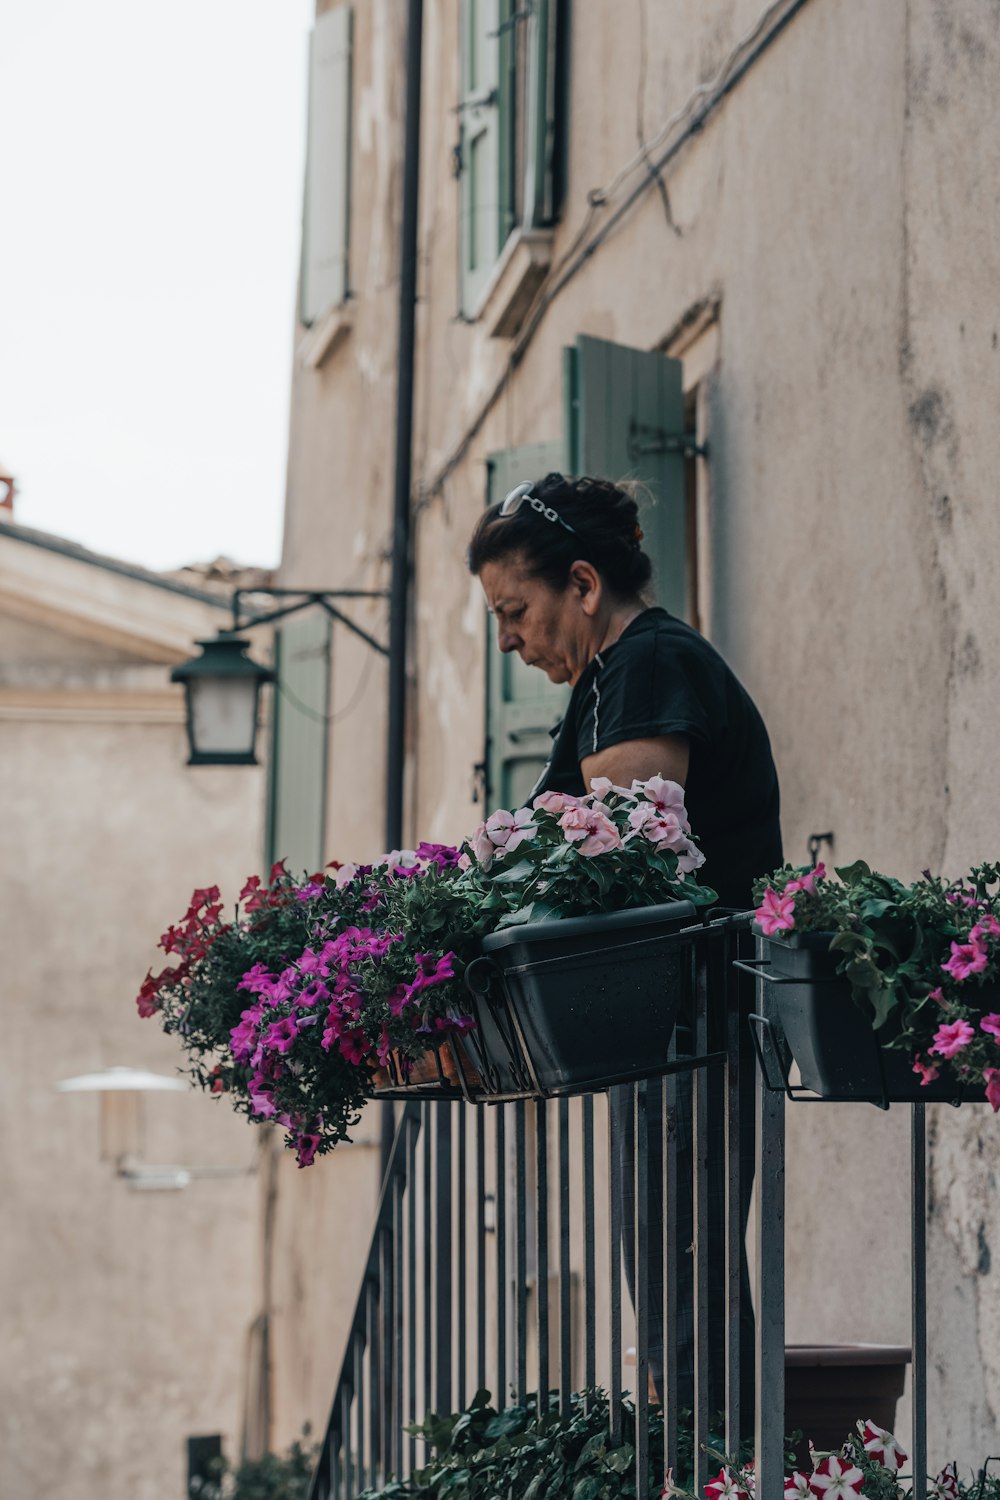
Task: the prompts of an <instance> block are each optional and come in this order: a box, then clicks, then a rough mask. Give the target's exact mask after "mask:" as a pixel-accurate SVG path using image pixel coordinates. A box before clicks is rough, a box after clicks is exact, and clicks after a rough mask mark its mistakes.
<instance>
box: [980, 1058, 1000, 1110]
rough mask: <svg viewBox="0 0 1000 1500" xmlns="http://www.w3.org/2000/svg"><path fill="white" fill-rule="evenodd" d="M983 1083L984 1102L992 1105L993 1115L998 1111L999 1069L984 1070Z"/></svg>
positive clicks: (999, 1091) (999, 1103) (999, 1099)
mask: <svg viewBox="0 0 1000 1500" xmlns="http://www.w3.org/2000/svg"><path fill="white" fill-rule="evenodd" d="M983 1082H984V1083H985V1085H986V1102H987V1104H990V1105H992V1108H993V1113H994V1114H996V1112H997V1110H998V1109H1000V1068H984V1069H983Z"/></svg>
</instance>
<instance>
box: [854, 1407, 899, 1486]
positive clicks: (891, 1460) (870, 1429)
mask: <svg viewBox="0 0 1000 1500" xmlns="http://www.w3.org/2000/svg"><path fill="white" fill-rule="evenodd" d="M858 1430H859V1432H860V1433H861V1441H862V1442H863V1443H864V1448H865V1452H866V1453H867V1454H868V1456H869V1457H870V1458H873V1459H874V1460H875V1462H876V1463H877V1464H881V1465H882V1467H883V1469H892V1470H893V1471H894V1472H896V1473H898V1471H899V1470H900V1469H901V1468H903V1466H904V1465H905V1463H906V1454H905V1453H904V1452H903V1450H902V1448H901V1447H900V1445H899V1444H898V1443H897V1441H896V1439H895V1438H894V1437H893V1435H892V1433H891V1432H886V1430H885V1428H884V1427H878V1426H876V1424H875V1423H874V1422H873V1421H872V1420H871V1419H870V1418H869V1420H868V1421H867V1422H864V1423H861V1422H859V1423H858Z"/></svg>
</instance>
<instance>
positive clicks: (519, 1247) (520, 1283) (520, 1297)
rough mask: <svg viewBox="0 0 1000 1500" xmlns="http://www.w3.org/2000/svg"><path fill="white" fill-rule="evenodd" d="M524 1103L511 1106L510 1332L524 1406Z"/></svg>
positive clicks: (525, 1341)
mask: <svg viewBox="0 0 1000 1500" xmlns="http://www.w3.org/2000/svg"><path fill="white" fill-rule="evenodd" d="M525 1113H526V1106H525V1104H524V1103H523V1101H522V1100H518V1102H517V1103H516V1104H515V1105H514V1263H515V1266H516V1271H515V1282H514V1301H515V1310H514V1333H515V1347H516V1350H517V1358H516V1386H517V1403H518V1405H519V1406H523V1405H524V1399H525V1397H526V1396H527V1394H528V1274H527V1250H528V1224H527V1213H528V1204H527V1198H528V1192H527V1180H526V1178H527V1171H526V1160H525V1158H526V1155H527V1144H526V1140H525V1134H526V1132H525Z"/></svg>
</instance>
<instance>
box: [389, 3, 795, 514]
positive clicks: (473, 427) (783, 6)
mask: <svg viewBox="0 0 1000 1500" xmlns="http://www.w3.org/2000/svg"><path fill="white" fill-rule="evenodd" d="M807 4H808V0H773V3H772V4H770V5H768V6H767V7H766V8H765V10H764V11H763V12H762V13H761V15H760V17H759V19H758V20H757V21H756V23H755V24H754V25H753V26H752V27H751V28H750V30H749V31H748V32H746V33H745V34H744V36H743V37H742V38H741V39H740V41H739V42H738V43H737V44H736V46H735V47H734V48H733V49H732V51H731V52H730V53H729V55H728V56H727V58H726V60H725V62H724V63H723V64H722V67H721V68H720V69H719V71H718V73H717V74H716V75H715V78H714V79H712V80H711V81H710V82H707V83H702V84H699V85H698V87H697V88H696V89H695V90H694V91H693V92H692V94H691V95H690V96H689V97H688V99H687V100H686V101H685V103H684V104H683V106H682V107H681V108H680V109H679V110H677V111H676V112H675V113H674V114H672V115H671V116H670V117H669V119H668V120H666V121H665V122H664V124H663V125H661V126H660V128H659V130H658V131H657V132H656V134H655V135H654V136H653V137H652V138H651V140H649V141H648V142H647V143H646V144H645V146H643V147H642V149H641V150H639V151H638V152H636V154H635V155H634V156H633V157H632V158H631V159H630V160H629V161H628V162H626V163H625V165H624V166H623V167H622V168H621V169H620V170H619V172H618V173H617V174H616V176H615V177H613V178H612V180H611V182H610V183H609V184H608V185H607V187H604V188H593V189H591V190H590V192H588V194H587V212H586V214H585V216H584V221H583V224H582V225H581V228H580V229H579V230H578V231H577V233H576V234H575V235H574V237H573V242H572V244H571V245H570V247H569V249H568V250H567V251H566V253H565V255H563V256H562V258H561V259H560V260H559V261H558V262H557V264H556V265H555V266H554V267H553V269H552V271H551V272H550V284H549V287H548V289H547V290H545V291H544V292H543V293H542V294H541V296H540V297H539V299H538V301H537V302H536V303H535V306H534V308H533V309H532V311H531V313H530V315H529V317H528V321H527V324H526V326H525V327H524V328H523V329H522V331H521V333H520V334H519V335H518V338H517V342H516V343H515V345H514V347H513V348H512V350H511V352H510V355H509V356H508V359H507V363H506V365H505V367H504V369H503V372H502V373H501V375H500V377H499V379H498V380H497V381H496V383H495V384H494V386H493V388H492V390H491V391H490V392H489V394H488V395H487V396H486V398H485V400H484V401H483V402H482V404H481V405H480V407H479V410H478V411H477V412H476V414H475V416H474V417H473V419H472V421H471V422H470V424H469V425H468V426H467V427H466V429H465V432H464V433H463V435H462V437H461V439H460V441H459V442H458V443H457V444H456V446H455V448H454V449H453V450H452V452H451V453H450V454H449V456H448V458H447V459H446V460H445V461H444V463H443V464H442V465H441V466H440V467H439V469H438V470H437V472H436V473H435V475H434V477H433V478H432V479H431V480H430V482H429V483H428V484H426V485H425V486H423V487H422V491H421V494H420V498H419V500H418V502H417V507H416V509H417V511H418V512H419V511H421V510H422V509H423V508H424V507H425V506H427V505H429V504H430V503H431V501H432V500H433V499H434V498H435V496H436V495H438V494H439V493H440V491H441V487H442V485H443V484H444V482H445V481H446V480H447V479H448V478H449V477H450V475H451V474H452V473H454V471H455V469H457V468H458V466H459V464H460V463H461V462H462V460H463V459H464V458H465V456H466V454H467V453H468V451H469V449H470V447H471V446H472V444H473V442H474V441H475V439H476V438H477V437H478V435H479V433H480V432H481V430H482V428H483V425H484V423H485V421H486V419H487V417H488V416H489V414H490V412H491V411H492V410H493V408H494V406H495V405H496V403H497V401H498V400H499V399H500V397H501V396H502V395H503V393H504V391H505V390H506V388H507V385H508V383H509V382H510V379H511V377H512V375H513V373H514V371H515V370H516V368H517V367H518V365H519V364H520V363H521V360H522V359H523V358H524V355H525V353H526V352H527V349H528V346H529V344H530V343H531V341H532V339H533V338H534V335H535V333H536V332H537V330H538V327H539V325H540V324H541V322H542V320H543V318H544V317H545V315H546V313H547V312H548V310H549V308H550V307H551V306H552V304H553V303H554V302H555V300H556V298H557V297H558V296H559V295H560V294H561V293H562V292H563V291H564V290H565V288H566V287H567V286H568V285H569V283H570V282H571V281H572V280H573V278H574V276H576V274H577V273H578V272H579V271H580V270H582V269H583V267H584V266H585V265H586V263H587V262H588V261H589V260H590V258H591V257H592V256H593V255H595V254H596V253H597V251H598V250H599V249H600V247H601V246H602V245H603V244H605V243H606V242H607V240H609V239H610V238H611V236H612V234H613V233H614V232H615V230H616V229H617V228H618V227H619V225H620V224H621V223H622V221H623V219H624V218H625V215H626V214H627V213H628V212H629V210H630V209H631V208H632V207H634V205H635V204H636V203H637V202H638V200H639V199H640V198H641V197H643V196H644V195H645V194H646V193H647V192H648V191H649V189H650V188H651V187H653V186H654V185H655V184H656V182H657V181H658V180H660V174H661V173H662V171H663V168H664V167H665V166H666V165H667V164H668V162H670V161H671V160H672V159H673V157H674V156H676V155H677V153H678V151H679V150H680V149H681V147H682V146H683V145H684V144H685V142H686V141H688V140H690V139H691V137H692V136H694V135H696V134H697V133H698V132H699V131H700V130H701V129H702V128H703V127H704V125H705V123H706V121H707V119H708V117H709V116H710V115H711V114H713V113H714V112H715V110H716V109H717V108H718V106H719V105H720V104H721V103H722V102H723V100H724V99H725V98H727V97H728V95H729V94H730V93H731V92H732V90H733V89H734V88H735V86H736V84H737V83H739V82H740V81H741V79H742V78H744V77H745V75H746V74H747V73H748V72H749V70H750V68H751V67H752V66H753V65H754V63H755V62H757V61H758V59H759V58H760V57H762V56H763V54H764V53H765V52H766V50H767V49H768V47H770V46H771V44H772V43H773V42H774V41H775V40H776V39H777V37H778V36H779V35H780V34H781V32H782V31H784V29H785V27H786V26H787V25H788V23H789V22H790V21H791V20H792V19H793V18H794V17H795V16H796V15H797V14H798V12H799V11H800V10H802V9H803V7H804V6H805V5H807ZM699 101H701V103H700V105H699ZM671 132H676V134H675V135H674V139H673V140H671V141H670V144H669V146H667V147H666V148H665V149H664V151H663V153H662V155H660V156H659V157H658V158H657V159H656V160H653V152H654V151H656V150H657V149H658V148H659V147H660V146H662V145H663V143H664V142H665V141H666V140H667V139H668V137H669V136H670V135H671ZM642 165H645V167H646V171H647V175H646V176H645V177H644V178H643V179H642V180H641V181H640V182H639V183H637V184H636V185H635V186H634V187H633V188H632V189H631V190H630V192H629V193H628V194H627V195H626V197H625V198H624V199H623V201H622V202H621V203H620V204H618V206H617V207H616V208H615V209H614V211H613V213H612V214H611V216H610V218H609V219H607V220H606V221H605V223H604V224H602V225H601V226H600V228H598V229H597V230H596V231H595V233H594V234H593V235H592V236H591V237H590V238H589V239H587V238H586V236H587V232H588V230H589V227H590V225H591V224H592V222H593V219H594V217H595V216H596V214H597V213H598V212H599V211H600V210H601V209H603V208H609V207H610V206H611V201H612V199H614V198H615V197H616V196H617V194H618V193H619V191H620V190H621V188H622V187H623V186H624V184H625V183H626V182H627V180H628V178H629V177H630V176H631V174H632V173H633V172H634V171H635V169H636V167H638V166H642ZM668 201H669V200H668Z"/></svg>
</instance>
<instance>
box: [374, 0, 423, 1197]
mask: <svg viewBox="0 0 1000 1500" xmlns="http://www.w3.org/2000/svg"><path fill="white" fill-rule="evenodd" d="M423 30H424V7H423V0H409V3H408V6H407V21H406V113H405V119H404V127H403V128H404V137H403V220H402V228H401V233H400V247H399V343H398V351H397V364H398V375H397V383H396V469H395V483H394V489H393V506H392V582H391V586H390V593H389V600H390V603H389V704H388V725H387V732H386V757H385V758H386V768H385V781H386V787H385V847H386V849H399V848H401V847H402V843H403V791H404V775H405V769H406V636H407V629H406V627H407V621H408V616H409V606H410V486H411V482H412V463H413V451H412V450H413V352H414V339H415V313H416V302H417V216H418V206H419V190H420V70H421V54H422V43H423ZM393 1129H394V1117H393V1108H392V1105H391V1104H383V1106H382V1130H381V1156H382V1172H383V1176H384V1175H385V1168H386V1165H387V1163H388V1160H389V1151H390V1149H391V1146H392V1137H393Z"/></svg>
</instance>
